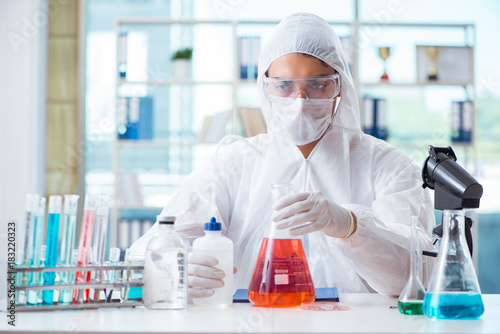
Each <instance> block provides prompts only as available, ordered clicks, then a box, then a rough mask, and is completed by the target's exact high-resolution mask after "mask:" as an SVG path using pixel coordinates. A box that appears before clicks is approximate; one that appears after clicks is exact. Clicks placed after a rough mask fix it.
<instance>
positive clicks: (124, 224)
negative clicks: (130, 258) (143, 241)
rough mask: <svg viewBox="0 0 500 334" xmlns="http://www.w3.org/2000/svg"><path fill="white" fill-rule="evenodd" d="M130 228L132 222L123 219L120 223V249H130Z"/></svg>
mask: <svg viewBox="0 0 500 334" xmlns="http://www.w3.org/2000/svg"><path fill="white" fill-rule="evenodd" d="M129 226H130V221H129V220H127V219H121V220H120V221H119V222H118V248H120V249H122V250H123V249H127V248H129V247H130V245H131V242H130V239H129V236H130V233H129Z"/></svg>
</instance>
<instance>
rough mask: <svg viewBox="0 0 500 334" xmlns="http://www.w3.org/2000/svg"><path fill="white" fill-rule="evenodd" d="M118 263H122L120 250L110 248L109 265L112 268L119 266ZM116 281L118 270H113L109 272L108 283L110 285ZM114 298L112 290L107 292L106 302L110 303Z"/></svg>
mask: <svg viewBox="0 0 500 334" xmlns="http://www.w3.org/2000/svg"><path fill="white" fill-rule="evenodd" d="M118 261H120V248H116V247H113V248H110V249H109V261H108V262H109V264H110V265H111V266H116V265H118ZM115 280H116V270H114V269H111V270H108V277H107V282H108V283H115ZM112 297H113V289H112V288H110V289H108V290H107V291H106V301H107V302H110V301H111V300H112Z"/></svg>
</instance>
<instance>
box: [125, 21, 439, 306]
mask: <svg viewBox="0 0 500 334" xmlns="http://www.w3.org/2000/svg"><path fill="white" fill-rule="evenodd" d="M258 65H259V67H258V68H259V71H258V80H257V84H258V89H259V94H260V97H261V103H262V111H263V114H264V117H265V120H266V123H267V126H268V134H262V135H258V136H256V137H252V138H249V139H248V140H246V141H238V142H235V143H232V144H230V145H226V146H221V147H220V149H219V150H218V153H217V156H216V157H213V158H212V160H211V161H209V162H207V163H206V164H205V165H204V166H202V167H200V168H198V169H196V170H194V171H193V172H192V173H191V174H190V175H189V177H188V178H187V180H186V181H185V183H184V184H183V186H182V187H181V189H180V190H179V191H178V192H177V193H176V195H175V196H173V198H172V199H171V200H170V201H169V202H168V204H167V205H166V206H165V208H164V210H163V212H162V214H166V215H169V216H176V217H177V221H176V230H177V231H178V232H179V233H181V234H182V235H183V236H184V237H186V238H187V239H188V240H189V242H192V241H193V240H194V239H195V238H198V237H201V236H203V235H204V231H203V227H204V223H205V222H207V221H209V220H210V217H211V216H212V215H214V212H215V215H216V217H217V220H218V221H220V222H221V223H222V226H223V227H222V229H223V233H224V234H225V235H226V236H227V237H229V238H230V239H231V240H232V241H233V242H234V247H235V249H234V261H235V267H236V268H235V272H236V273H235V274H234V280H233V287H234V288H235V289H240V288H248V286H249V283H250V280H251V278H252V274H253V270H254V266H255V263H256V260H257V256H258V253H259V249H260V246H261V242H262V239H263V238H264V234H265V232H266V228H267V225H268V224H269V223H270V222H271V220H272V221H274V222H275V224H276V226H277V227H278V228H282V229H283V228H287V229H289V228H291V230H290V231H291V232H290V233H291V234H294V235H302V241H303V244H304V248H305V252H306V255H307V260H308V264H309V268H310V270H311V275H312V278H313V282H314V286H315V287H337V288H338V290H339V292H343V293H352V292H377V293H381V294H385V295H399V294H400V292H401V291H402V289H403V288H404V286H405V284H406V282H407V279H408V275H409V270H410V269H409V268H410V254H409V249H410V232H411V231H410V230H411V217H412V216H417V217H418V221H419V228H420V233H419V247H420V249H429V250H430V249H433V248H434V246H433V245H432V240H431V239H432V238H431V234H430V231H431V229H432V227H434V226H435V221H434V213H433V212H434V211H433V207H432V203H431V200H430V196H429V194H428V193H427V191H426V190H424V189H422V186H421V184H422V180H421V174H420V167H419V166H418V165H417V164H415V163H414V162H413V161H412V159H410V158H409V157H408V156H407V155H405V154H404V153H403V152H402V151H400V150H399V149H397V148H395V147H392V146H391V145H389V144H387V143H386V142H385V141H382V140H378V139H376V138H374V137H371V136H369V135H366V134H364V133H363V132H362V131H361V129H360V112H359V106H358V100H357V96H356V92H355V90H354V86H353V81H352V78H351V74H350V72H349V69H348V65H347V61H346V58H345V56H344V53H343V51H342V49H341V44H340V40H339V38H338V37H337V35H336V34H335V32H334V31H333V29H332V28H331V27H330V25H329V24H328V23H327V22H325V21H324V20H323V19H321V18H319V17H317V16H315V15H312V14H307V13H297V14H293V15H290V16H288V17H287V18H285V19H284V20H283V21H282V22H281V23H280V24H279V25H278V26H277V27H276V29H275V30H274V32H273V34H272V35H271V36H270V39H269V40H268V43H266V45H265V46H264V47H263V49H262V52H261V54H260V58H259V64H258ZM284 183H291V184H293V188H294V189H293V190H294V191H293V192H294V194H292V195H289V196H287V197H285V198H282V199H281V200H280V201H279V202H277V203H275V204H274V207H272V206H273V204H272V200H271V184H284ZM212 190H214V193H215V201H214V203H212V199H211V194H212ZM304 224H305V225H304ZM157 225H158V224H157V223H156V224H155V225H154V226H153V227H152V228H151V229H150V230H149V231H148V232H147V233H146V234H145V235H144V236H142V237H141V238H140V239H139V240H137V241H136V242H135V243H134V244H133V245H132V247H131V253H132V254H134V255H135V256H143V255H144V253H145V249H146V246H147V242H148V241H149V240H150V238H151V237H152V236H153V234H154V233H155V232H156V230H157ZM428 261H429V260H428V259H426V258H424V259H423V281H424V284H425V283H426V280H427V278H428V276H429V275H430V271H431V270H432V268H431V266H430V262H428ZM216 263H217V262H216V260H215V259H214V258H212V257H210V256H209V255H207V254H198V253H191V254H190V256H189V264H188V273H189V279H188V282H189V287H190V289H189V296H190V297H195V298H201V297H207V296H211V295H212V294H213V293H214V289H217V288H218V287H221V286H222V285H223V281H222V277H223V276H224V273H223V272H222V271H221V270H219V269H217V268H215V267H214V265H215V264H216ZM236 269H237V270H236Z"/></svg>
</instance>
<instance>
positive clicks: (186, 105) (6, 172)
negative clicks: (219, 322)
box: [0, 0, 500, 294]
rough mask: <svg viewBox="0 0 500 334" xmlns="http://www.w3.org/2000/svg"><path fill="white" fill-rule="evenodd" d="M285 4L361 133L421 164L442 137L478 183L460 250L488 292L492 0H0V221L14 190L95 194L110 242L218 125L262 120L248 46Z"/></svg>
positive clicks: (171, 189)
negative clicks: (339, 87) (334, 68)
mask: <svg viewBox="0 0 500 334" xmlns="http://www.w3.org/2000/svg"><path fill="white" fill-rule="evenodd" d="M300 11H304V12H310V13H313V14H317V15H319V16H321V17H322V18H323V19H325V20H326V21H327V22H328V23H329V24H331V26H332V27H333V28H334V29H335V31H336V32H337V34H338V35H339V37H340V39H341V42H342V45H343V47H344V52H345V54H346V56H347V58H348V59H349V66H350V70H351V74H352V76H353V79H354V83H355V86H356V89H357V93H358V97H359V104H360V109H361V112H362V121H361V122H362V124H361V126H362V128H363V129H364V131H365V132H367V133H369V134H371V135H373V136H375V137H377V138H380V139H382V140H386V141H387V142H389V143H390V144H392V145H394V146H396V147H398V148H400V149H401V150H403V151H404V152H406V153H407V154H408V155H409V156H410V157H411V158H413V159H414V160H415V161H416V163H417V164H418V165H420V166H421V165H422V164H423V162H424V160H425V159H426V157H427V156H428V151H427V148H428V145H433V146H439V147H446V146H452V147H453V150H454V151H455V153H456V155H457V157H458V160H457V162H458V163H459V164H460V165H461V166H462V167H464V168H465V169H466V170H467V171H469V172H470V173H471V174H472V175H473V176H474V177H475V178H476V179H477V180H478V181H479V183H481V184H482V186H483V188H484V194H483V196H482V198H481V204H480V208H479V209H477V210H474V211H471V212H469V215H470V216H471V217H472V218H473V220H474V225H473V228H472V233H473V238H474V254H473V261H474V265H475V266H476V270H477V276H478V280H479V283H480V286H481V291H482V293H486V294H490V293H495V294H498V293H500V283H499V281H498V277H499V276H500V243H499V242H498V239H499V238H500V144H499V142H500V66H499V65H498V59H499V55H500V43H499V39H498V34H499V33H500V20H498V17H499V15H500V2H499V1H495V0H479V1H467V0H440V1H435V0H422V1H412V0H389V1H385V0H384V1H374V0H350V1H348V0H347V1H346V0H331V1H324V0H309V1H295V0H293V1H292V0H288V1H263V0H252V1H250V0H231V1H229V0H75V1H72V0H21V1H13V0H0V97H1V100H2V101H4V102H6V103H4V104H3V107H2V110H1V112H0V114H1V115H2V127H3V129H2V131H0V138H1V141H0V148H1V151H0V153H1V158H0V161H1V164H0V180H1V184H0V189H1V192H0V218H1V221H0V224H1V225H2V226H3V225H6V224H7V222H8V221H13V220H14V221H16V222H17V223H18V231H22V229H23V224H24V214H25V211H24V209H25V201H26V194H28V193H38V194H40V195H42V196H46V197H47V198H49V196H50V195H62V194H78V195H80V200H82V199H83V197H84V195H85V194H108V195H109V196H110V220H109V230H108V233H107V241H106V242H107V248H109V247H118V248H119V249H120V250H121V252H122V255H123V252H124V251H125V249H127V248H128V247H130V245H131V244H132V243H133V242H134V241H135V240H137V239H138V238H139V237H140V236H141V235H142V234H144V233H145V232H146V231H147V230H148V229H149V228H150V226H151V225H152V224H153V223H154V222H155V220H156V215H158V214H159V213H160V212H161V210H162V208H163V207H164V206H165V204H166V203H167V202H168V200H169V199H170V198H171V197H172V196H173V195H174V194H175V191H176V190H177V189H179V187H180V185H181V184H182V182H183V180H184V179H185V178H186V176H187V175H188V174H189V173H190V172H191V171H192V170H193V168H195V167H196V166H199V165H200V164H203V163H204V161H205V159H206V158H207V157H209V156H210V155H211V154H212V153H214V151H215V147H216V144H217V142H218V141H219V140H220V139H221V138H222V137H224V136H225V135H228V134H234V135H239V136H244V137H251V136H254V135H257V134H259V133H263V132H265V131H266V128H265V123H264V121H263V118H262V115H261V113H260V106H259V101H260V100H259V97H258V92H257V85H256V77H257V60H258V55H259V51H260V49H261V48H262V45H263V44H264V43H266V37H267V36H268V35H269V33H270V32H271V30H272V28H273V27H274V26H275V25H276V24H277V23H278V22H279V21H280V20H281V19H283V18H284V17H286V16H287V15H289V14H292V13H295V12H300ZM82 207H83V203H82V202H81V204H80V212H79V217H80V215H81V210H82ZM436 220H437V221H438V222H439V221H440V220H441V212H440V211H436ZM79 224H80V222H79ZM2 228H4V227H2ZM79 230H80V229H79V226H78V228H77V231H79ZM2 256H3V254H2Z"/></svg>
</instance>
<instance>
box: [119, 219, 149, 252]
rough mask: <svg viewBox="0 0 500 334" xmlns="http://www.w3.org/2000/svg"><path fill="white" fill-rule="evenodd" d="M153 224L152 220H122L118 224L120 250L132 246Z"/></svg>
mask: <svg viewBox="0 0 500 334" xmlns="http://www.w3.org/2000/svg"><path fill="white" fill-rule="evenodd" d="M153 224H154V221H152V220H151V219H138V218H136V219H131V220H129V219H121V220H120V221H119V222H118V248H120V249H122V250H125V249H127V248H129V247H130V246H132V244H133V243H134V242H135V241H136V240H138V239H139V238H140V237H141V236H143V235H144V234H146V232H148V231H149V229H150V228H151V227H152V226H153Z"/></svg>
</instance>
